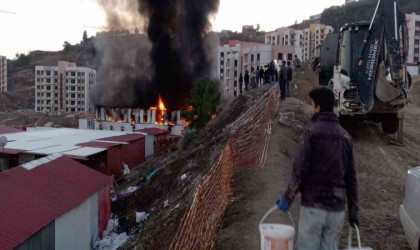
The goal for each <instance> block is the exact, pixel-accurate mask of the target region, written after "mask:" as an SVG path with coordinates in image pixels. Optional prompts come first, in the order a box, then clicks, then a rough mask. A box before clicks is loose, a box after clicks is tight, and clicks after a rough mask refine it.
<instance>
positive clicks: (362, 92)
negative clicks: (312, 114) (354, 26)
mask: <svg viewBox="0 0 420 250" xmlns="http://www.w3.org/2000/svg"><path fill="white" fill-rule="evenodd" d="M406 36H407V28H406V23H405V18H404V15H403V14H402V12H401V11H400V10H399V8H398V4H397V1H395V0H379V2H378V4H377V7H376V10H375V13H374V15H373V18H372V21H371V23H370V27H369V29H368V30H366V35H365V39H364V41H363V45H362V46H361V48H360V50H359V53H358V56H357V60H355V65H354V66H353V67H352V72H351V74H350V81H351V82H352V83H354V84H355V85H356V88H357V89H358V93H359V101H360V105H359V107H360V111H361V112H362V113H367V112H370V111H371V110H372V109H373V107H374V100H375V92H377V91H378V90H377V89H376V88H377V81H378V78H380V76H379V77H378V75H379V74H380V73H381V74H387V75H388V76H387V77H383V78H382V79H387V80H388V85H390V86H385V85H381V86H378V87H379V88H387V89H388V88H393V89H392V90H391V91H388V90H386V91H387V92H389V93H392V94H389V93H386V95H388V96H390V95H391V96H392V97H391V98H392V99H393V100H392V102H393V103H396V104H401V102H404V101H406V99H407V91H408V87H409V86H408V85H409V83H408V77H407V73H406V72H407V71H406V66H405V61H406V54H407V53H406V51H407V41H406ZM380 67H385V70H381V69H380ZM382 86H385V87H382ZM379 91H382V90H379ZM387 98H389V97H387ZM388 101H389V100H388ZM392 102H391V103H392Z"/></svg>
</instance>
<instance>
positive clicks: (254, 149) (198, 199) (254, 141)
mask: <svg viewBox="0 0 420 250" xmlns="http://www.w3.org/2000/svg"><path fill="white" fill-rule="evenodd" d="M278 106H279V86H278V85H277V84H276V85H275V86H273V87H272V88H271V89H270V90H269V91H267V92H266V93H265V94H264V95H263V96H261V97H260V98H259V99H258V100H257V101H256V102H255V103H254V104H253V105H252V106H251V107H250V108H249V109H248V110H247V111H246V112H245V113H244V114H242V115H241V117H240V118H239V119H238V120H236V121H235V122H234V123H233V124H230V125H229V126H228V127H227V128H226V129H228V130H229V132H230V134H232V136H231V138H230V139H229V140H228V143H227V144H226V145H225V147H224V148H223V150H222V152H221V155H220V157H219V159H218V160H217V162H216V163H215V164H214V165H213V167H212V168H211V169H210V171H209V172H208V173H207V174H206V175H205V176H204V178H203V180H202V182H201V183H200V184H199V185H198V187H197V188H196V190H195V192H194V196H193V200H192V202H191V204H190V206H189V207H188V209H187V211H186V212H185V214H184V216H183V218H182V220H181V223H180V224H179V226H178V228H177V231H176V233H175V237H174V238H173V240H172V243H171V246H170V249H173V250H176V249H214V248H215V240H216V237H217V229H218V227H219V225H220V223H221V220H222V216H223V213H224V212H225V210H226V207H227V205H228V203H229V201H230V198H231V197H232V195H233V190H232V187H231V185H230V182H231V179H232V176H233V166H234V164H236V165H239V166H243V167H247V168H252V169H256V168H262V167H263V166H264V161H265V157H266V153H267V149H268V148H267V147H268V140H269V136H270V133H271V123H272V120H273V117H274V113H275V112H276V111H277V109H278Z"/></svg>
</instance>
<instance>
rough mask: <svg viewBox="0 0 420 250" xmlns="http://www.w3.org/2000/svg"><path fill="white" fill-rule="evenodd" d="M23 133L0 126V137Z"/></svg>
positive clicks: (20, 130) (19, 130)
mask: <svg viewBox="0 0 420 250" xmlns="http://www.w3.org/2000/svg"><path fill="white" fill-rule="evenodd" d="M19 132H23V130H22V129H17V128H12V127H8V126H4V125H0V135H4V134H11V133H19Z"/></svg>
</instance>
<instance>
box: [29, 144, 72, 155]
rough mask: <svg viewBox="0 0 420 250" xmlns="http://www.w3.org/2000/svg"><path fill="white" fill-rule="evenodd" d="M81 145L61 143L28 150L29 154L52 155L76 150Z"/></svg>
mask: <svg viewBox="0 0 420 250" xmlns="http://www.w3.org/2000/svg"><path fill="white" fill-rule="evenodd" d="M78 148H80V147H78V146H68V145H59V146H51V147H47V148H41V149H35V150H31V151H27V152H25V153H27V154H35V155H50V154H58V153H64V152H67V151H71V150H75V149H78Z"/></svg>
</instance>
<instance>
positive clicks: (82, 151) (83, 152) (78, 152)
mask: <svg viewBox="0 0 420 250" xmlns="http://www.w3.org/2000/svg"><path fill="white" fill-rule="evenodd" d="M106 150H107V149H106V148H91V147H82V148H78V149H75V150H72V151H67V152H64V153H63V154H64V155H66V156H68V157H70V158H77V159H83V158H86V157H88V156H90V155H94V154H97V153H100V152H104V151H106ZM78 157H79V158H78ZM80 157H82V158H80Z"/></svg>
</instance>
